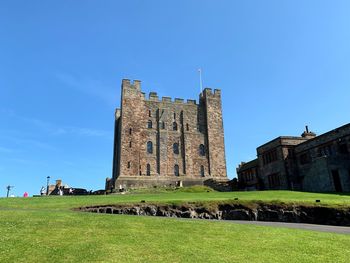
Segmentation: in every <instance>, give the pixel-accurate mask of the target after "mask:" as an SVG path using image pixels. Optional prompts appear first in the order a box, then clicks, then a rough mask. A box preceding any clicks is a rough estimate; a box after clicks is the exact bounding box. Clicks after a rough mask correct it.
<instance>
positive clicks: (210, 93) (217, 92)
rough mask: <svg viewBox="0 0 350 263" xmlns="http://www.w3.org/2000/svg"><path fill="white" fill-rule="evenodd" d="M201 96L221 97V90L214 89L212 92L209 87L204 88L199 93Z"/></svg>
mask: <svg viewBox="0 0 350 263" xmlns="http://www.w3.org/2000/svg"><path fill="white" fill-rule="evenodd" d="M200 96H201V97H204V98H221V90H220V89H214V92H213V90H212V89H211V88H205V89H204V90H203V91H202V93H201V94H200Z"/></svg>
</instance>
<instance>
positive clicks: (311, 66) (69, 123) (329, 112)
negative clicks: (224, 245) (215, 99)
mask: <svg viewBox="0 0 350 263" xmlns="http://www.w3.org/2000/svg"><path fill="white" fill-rule="evenodd" d="M349 13H350V2H349V1H346V0H344V1H337V0H334V1H320V0H314V1H312V0H309V1H304V0H299V1H292V0H290V1H281V0H276V1H259V0H256V1H233V0H227V1H223V0H218V1H216V0H215V1H214V0H211V1H203V0H197V1H190V0H184V1H179V0H176V1H162V0H158V1H152V0H149V1H141V0H139V1H130V0H128V1H114V0H113V1H112V0H110V1H107V0H105V1H97V0H95V1H87V0H80V1H78V0H76V1H68V0H59V1H58V0H57V1H35V0H31V1H27V0H22V1H18V0H3V1H1V3H0V196H4V195H5V194H6V189H5V187H6V185H8V184H10V185H14V186H15V188H14V189H13V193H14V194H16V195H22V194H23V192H24V191H28V192H29V194H30V195H32V194H36V193H38V191H39V189H40V187H41V186H42V185H45V184H46V176H48V175H49V176H51V178H52V179H58V178H61V179H62V180H63V181H64V182H66V183H68V184H69V185H72V186H74V187H83V188H87V189H89V190H90V189H94V190H96V189H101V188H103V187H104V182H105V178H106V177H109V176H111V169H112V168H111V166H112V145H113V125H114V122H113V121H114V119H113V114H114V109H115V108H116V107H119V105H120V83H121V79H123V78H130V79H139V80H141V81H142V89H143V90H144V91H145V92H147V93H148V92H150V91H157V92H158V94H159V95H160V96H171V97H180V98H185V99H186V98H195V99H198V94H199V85H198V82H199V81H198V73H197V69H198V68H199V67H201V68H202V69H203V82H204V86H208V87H212V88H220V89H222V94H223V95H222V96H223V114H224V127H225V143H226V158H227V167H228V174H229V177H230V178H232V177H235V176H236V172H235V168H236V166H237V165H238V163H239V162H240V161H248V160H250V159H253V158H255V156H256V151H255V149H256V147H257V146H258V145H261V144H263V143H265V142H267V141H268V140H271V139H273V138H275V137H277V136H279V135H300V134H301V132H302V131H303V129H304V126H305V125H306V124H308V125H309V127H310V129H311V130H312V131H314V132H316V133H318V134H321V133H324V132H326V131H328V130H331V129H333V128H336V127H338V126H341V125H343V124H346V123H348V122H349V112H350V111H349V99H350V91H349V89H350V15H349ZM51 181H52V180H51Z"/></svg>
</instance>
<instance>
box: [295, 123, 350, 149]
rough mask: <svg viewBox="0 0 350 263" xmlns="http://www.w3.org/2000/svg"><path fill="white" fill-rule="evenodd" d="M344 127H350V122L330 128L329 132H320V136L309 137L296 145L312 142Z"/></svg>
mask: <svg viewBox="0 0 350 263" xmlns="http://www.w3.org/2000/svg"><path fill="white" fill-rule="evenodd" d="M344 128H350V123H347V124H345V125H342V126H340V127H338V128H335V129H333V130H330V131H328V132H325V133H322V134H320V135H318V136H316V137H314V138H312V139H309V140H307V141H305V142H302V143H300V144H298V145H296V147H299V146H300V145H303V144H305V143H310V142H312V141H314V140H317V139H319V138H320V137H323V136H326V135H328V134H331V133H334V132H337V130H339V129H344Z"/></svg>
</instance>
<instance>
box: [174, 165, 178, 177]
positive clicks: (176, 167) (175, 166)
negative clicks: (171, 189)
mask: <svg viewBox="0 0 350 263" xmlns="http://www.w3.org/2000/svg"><path fill="white" fill-rule="evenodd" d="M174 174H175V176H179V166H178V165H177V164H175V165H174Z"/></svg>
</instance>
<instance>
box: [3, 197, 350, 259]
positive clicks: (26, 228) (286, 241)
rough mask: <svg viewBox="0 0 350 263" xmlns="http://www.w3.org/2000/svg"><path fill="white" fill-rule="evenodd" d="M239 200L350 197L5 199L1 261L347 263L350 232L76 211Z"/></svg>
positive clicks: (340, 199)
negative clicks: (120, 204)
mask: <svg viewBox="0 0 350 263" xmlns="http://www.w3.org/2000/svg"><path fill="white" fill-rule="evenodd" d="M234 197H239V198H240V199H247V200H257V199H260V200H261V199H263V200H277V199H280V200H284V201H288V200H292V201H298V200H299V201H306V202H307V201H314V199H316V198H317V199H321V200H324V202H326V203H329V204H342V205H343V204H344V202H348V203H350V198H349V196H338V195H322V194H308V193H295V192H287V191H274V192H245V193H216V192H213V193H197V194H194V193H184V192H178V193H164V194H135V195H124V196H92V197H57V198H28V199H22V198H17V199H16V198H13V199H0V233H1V234H0V262H21V261H23V262H37V261H38V259H40V261H43V262H46V261H53V262H62V261H69V262H81V261H88V262H91V261H95V262H96V261H99V262H101V261H110V262H113V261H114V262H121V261H123V262H165V261H168V262H190V261H191V262H348V259H349V258H350V249H349V247H350V236H348V235H339V234H330V233H319V232H312V231H303V230H294V229H285V228H271V227H262V226H252V225H237V224H234V223H230V222H213V221H200V220H194V221H193V220H178V219H169V218H154V217H135V216H122V215H104V214H89V213H78V212H72V211H70V210H69V208H71V207H76V206H79V205H88V204H106V203H116V202H131V201H137V202H138V201H140V200H141V199H145V200H148V201H151V200H152V201H161V200H168V201H170V200H213V199H214V200H219V199H220V200H221V199H233V198H234Z"/></svg>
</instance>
